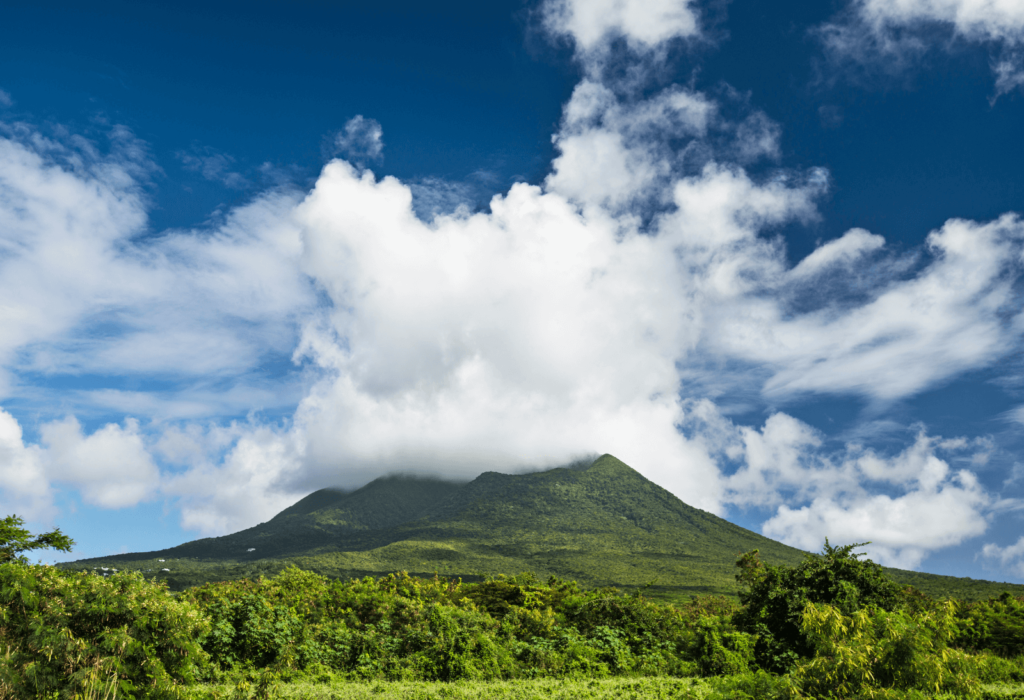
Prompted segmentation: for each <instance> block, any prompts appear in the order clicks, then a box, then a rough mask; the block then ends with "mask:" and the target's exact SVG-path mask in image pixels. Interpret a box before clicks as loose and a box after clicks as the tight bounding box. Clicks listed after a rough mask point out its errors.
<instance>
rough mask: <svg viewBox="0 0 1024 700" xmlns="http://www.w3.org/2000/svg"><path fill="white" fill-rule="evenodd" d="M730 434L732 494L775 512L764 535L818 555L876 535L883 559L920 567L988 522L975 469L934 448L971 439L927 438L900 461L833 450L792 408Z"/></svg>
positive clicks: (954, 448)
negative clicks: (954, 465)
mask: <svg viewBox="0 0 1024 700" xmlns="http://www.w3.org/2000/svg"><path fill="white" fill-rule="evenodd" d="M721 435H722V433H721V432H720V436H721ZM724 435H725V440H724V441H722V442H720V443H719V449H720V450H723V451H726V452H731V454H732V456H733V458H734V459H735V460H739V461H741V467H740V468H739V469H738V470H737V471H736V472H735V473H734V474H733V475H732V476H731V477H729V478H728V480H727V487H726V489H727V491H726V495H725V496H724V498H725V500H727V501H730V502H732V503H735V504H737V505H740V506H758V507H762V508H764V507H768V508H773V509H775V514H774V515H773V516H772V517H771V518H769V519H768V520H767V521H765V523H764V524H763V526H762V532H763V533H764V534H765V535H767V536H768V537H772V538H774V539H778V540H781V541H783V542H786V543H787V544H791V545H793V546H794V547H800V548H802V549H805V550H809V551H817V550H818V549H819V548H820V547H821V543H822V542H823V541H824V539H825V538H826V537H828V538H829V539H830V540H831V541H832V542H833V543H841V544H845V543H851V542H865V541H868V542H871V544H870V545H869V546H868V547H866V551H867V552H868V554H869V555H870V556H871V557H872V558H873V559H875V560H876V561H878V562H880V563H882V564H885V565H887V566H896V567H900V568H906V569H914V568H917V567H918V566H919V565H920V564H921V562H922V561H923V559H924V558H925V557H927V556H928V555H929V554H930V553H931V552H933V551H936V550H939V549H942V548H944V547H949V546H952V545H956V544H960V543H961V542H963V541H964V540H966V539H968V538H970V537H975V536H977V535H981V534H983V533H984V532H985V531H986V529H987V528H988V516H989V514H990V512H991V507H992V506H993V505H994V501H993V498H992V497H991V496H990V495H989V494H988V493H987V492H986V491H985V489H984V488H982V487H981V486H980V484H979V483H978V480H977V477H976V476H975V475H974V473H972V472H970V471H967V470H959V471H955V472H954V471H952V470H951V469H950V467H949V464H948V463H947V462H946V461H945V460H943V459H940V458H939V456H938V455H937V454H936V452H937V451H939V450H945V451H949V452H958V451H963V450H965V449H969V448H970V447H971V446H970V445H968V444H967V443H966V441H962V440H959V441H942V440H939V439H936V438H929V437H927V436H925V435H924V434H919V435H918V437H917V440H916V441H915V442H914V444H913V445H911V446H910V447H908V448H907V449H906V450H904V451H903V452H901V453H899V454H897V455H895V456H892V457H883V456H880V455H878V454H876V453H875V452H873V451H872V450H865V449H863V448H862V447H860V446H858V445H853V444H850V445H847V446H846V448H845V451H844V452H840V453H838V454H829V453H828V452H826V451H825V450H823V449H821V445H822V436H821V435H819V434H818V433H817V432H816V431H815V430H813V429H812V428H810V426H808V425H806V424H804V423H802V422H801V421H798V420H796V419H794V418H792V417H790V416H787V415H785V414H775V415H773V416H772V417H771V418H769V419H768V421H766V423H765V425H764V427H763V428H762V429H761V430H755V429H753V428H738V429H737V430H736V434H732V435H729V434H728V433H725V434H724ZM719 439H720V440H721V439H722V438H721V437H720V438H719ZM886 490H889V491H890V492H888V493H886V492H884V491H886ZM880 491H883V492H880Z"/></svg>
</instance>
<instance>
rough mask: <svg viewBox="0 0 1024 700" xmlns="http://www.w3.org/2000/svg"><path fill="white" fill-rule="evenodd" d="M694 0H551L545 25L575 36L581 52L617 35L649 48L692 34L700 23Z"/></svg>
mask: <svg viewBox="0 0 1024 700" xmlns="http://www.w3.org/2000/svg"><path fill="white" fill-rule="evenodd" d="M692 5H693V2H692V0H550V1H549V2H547V3H546V4H545V5H544V7H543V13H544V21H545V27H546V28H547V30H548V31H550V32H551V33H552V34H555V35H565V36H569V37H571V38H572V40H573V42H574V43H575V44H576V47H577V49H578V50H579V51H580V52H581V53H587V52H592V51H594V50H596V49H598V48H600V47H601V46H602V45H603V44H605V43H607V42H608V41H610V40H614V39H625V40H626V42H627V43H628V44H629V45H630V46H631V47H632V48H634V49H636V50H650V49H652V48H654V47H655V46H657V45H658V44H661V43H663V42H665V41H668V40H669V39H674V38H676V37H692V36H695V35H697V34H698V33H699V31H700V27H699V23H698V16H697V12H696V10H695V9H694V8H693V7H692Z"/></svg>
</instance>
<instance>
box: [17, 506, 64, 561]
mask: <svg viewBox="0 0 1024 700" xmlns="http://www.w3.org/2000/svg"><path fill="white" fill-rule="evenodd" d="M24 524H25V521H24V520H22V519H21V518H20V517H18V516H17V515H8V516H7V517H6V518H4V519H3V520H0V564H8V563H13V562H19V563H22V564H26V563H28V559H27V558H26V557H24V556H23V555H22V552H30V551H32V550H34V549H56V550H58V551H61V552H70V551H71V547H72V546H74V544H75V541H74V540H73V539H71V538H70V537H68V536H67V535H65V534H64V533H62V532H61V531H60V528H57V529H56V530H54V531H53V532H47V533H44V534H42V535H37V536H36V537H32V535H31V534H30V533H29V531H28V530H26V529H25V528H23V527H22V525H24Z"/></svg>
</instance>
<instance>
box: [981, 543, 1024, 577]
mask: <svg viewBox="0 0 1024 700" xmlns="http://www.w3.org/2000/svg"><path fill="white" fill-rule="evenodd" d="M981 556H982V557H983V558H984V559H986V560H988V561H990V562H993V563H996V564H998V566H999V567H1000V568H1001V569H1003V570H1005V571H1009V572H1011V573H1012V574H1013V575H1015V576H1019V577H1021V578H1024V537H1021V538H1020V539H1018V540H1017V542H1016V543H1015V544H1011V545H1008V546H1006V547H1000V546H999V545H997V544H993V543H991V542H990V543H988V544H986V545H985V546H984V547H982V549H981Z"/></svg>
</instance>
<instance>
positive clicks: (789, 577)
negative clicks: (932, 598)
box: [734, 539, 904, 673]
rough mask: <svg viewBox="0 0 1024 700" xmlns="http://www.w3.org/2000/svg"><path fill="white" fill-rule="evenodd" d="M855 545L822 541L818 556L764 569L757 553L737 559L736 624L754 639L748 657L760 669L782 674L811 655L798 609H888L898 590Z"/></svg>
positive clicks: (900, 594)
mask: <svg viewBox="0 0 1024 700" xmlns="http://www.w3.org/2000/svg"><path fill="white" fill-rule="evenodd" d="M860 546H862V545H861V544H851V545H847V546H845V547H832V546H831V545H829V543H828V540H827V539H826V540H825V546H824V548H823V550H822V552H821V554H820V555H808V556H807V557H806V558H805V559H804V561H803V562H801V563H800V564H799V565H797V566H795V567H790V566H765V565H764V564H762V562H761V561H760V559H759V558H758V554H757V550H756V549H755V550H754V551H752V552H749V553H747V554H744V555H743V556H742V557H740V559H739V561H737V563H736V565H737V566H738V567H739V568H740V573H739V574H737V576H736V578H737V580H738V581H739V582H740V583H741V584H744V585H746V587H747V589H746V590H745V591H743V592H741V593H740V602H741V603H743V605H744V607H743V608H742V609H741V610H740V611H739V612H737V613H736V615H735V616H734V621H735V623H736V626H737V627H738V628H739V629H741V630H743V631H744V632H748V633H750V634H753V635H756V637H757V642H756V644H755V647H754V658H755V660H756V662H757V664H758V666H760V667H761V668H763V669H765V670H767V671H771V672H773V673H786V672H788V671H789V670H790V669H791V668H792V667H793V666H794V664H796V663H797V662H798V661H799V660H800V659H806V658H809V657H810V656H811V654H812V653H813V649H812V646H811V644H810V642H809V640H808V639H807V636H806V635H805V634H804V632H803V631H802V620H803V611H804V608H805V607H806V606H807V605H808V604H809V603H819V604H826V605H830V606H833V607H835V608H837V609H838V610H839V611H840V612H841V613H842V614H844V615H850V614H852V613H853V612H855V611H857V610H860V609H861V608H863V607H866V606H874V607H878V608H881V609H883V610H894V609H895V608H896V607H898V606H899V605H900V603H901V601H902V600H903V597H904V595H903V589H902V588H901V587H900V585H899V584H897V583H895V582H894V581H892V580H891V579H889V578H888V576H886V575H885V573H884V572H883V570H882V567H880V566H879V565H878V564H875V563H874V562H872V561H870V560H863V561H862V560H860V558H859V557H861V556H862V555H861V554H856V553H854V552H853V550H854V549H855V548H857V547H860Z"/></svg>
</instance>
